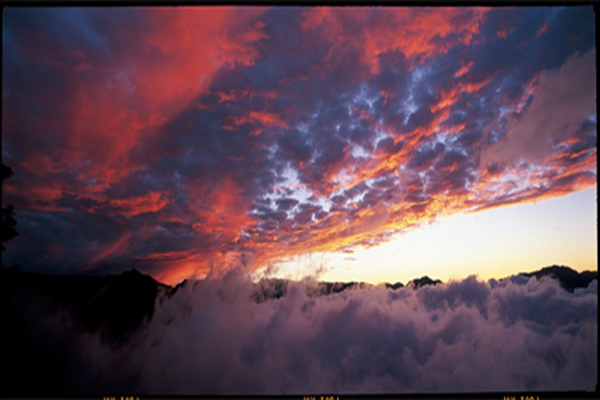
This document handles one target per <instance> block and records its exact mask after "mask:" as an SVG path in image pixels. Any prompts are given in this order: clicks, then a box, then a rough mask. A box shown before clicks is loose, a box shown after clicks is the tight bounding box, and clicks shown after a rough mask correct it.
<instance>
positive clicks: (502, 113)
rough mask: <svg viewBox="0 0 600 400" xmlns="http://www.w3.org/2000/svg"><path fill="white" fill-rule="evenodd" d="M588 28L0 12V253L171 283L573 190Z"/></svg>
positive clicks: (124, 11)
mask: <svg viewBox="0 0 600 400" xmlns="http://www.w3.org/2000/svg"><path fill="white" fill-rule="evenodd" d="M593 15H594V13H593V10H592V8H591V6H590V7H566V8H555V7H552V8H537V7H536V8H492V9H488V8H416V7H415V8H363V9H360V8H342V9H339V8H277V7H276V8H248V7H244V8H225V7H224V8H221V7H218V8H208V7H207V8H185V7H180V8H103V9H87V8H85V9H83V8H82V9H78V8H70V9H62V8H53V9H35V8H18V9H17V8H7V9H5V10H4V13H3V76H2V79H3V81H2V86H3V94H2V95H3V103H2V104H3V106H2V107H3V120H2V130H3V150H2V151H3V153H2V157H3V162H4V163H5V164H7V165H9V166H10V167H11V168H12V169H13V171H14V172H15V176H14V177H13V178H11V179H10V180H8V181H7V182H6V183H5V184H4V188H3V193H4V196H5V197H4V201H5V202H6V203H9V204H13V205H14V206H15V210H16V211H17V215H18V221H19V226H18V230H19V232H20V236H19V237H18V238H17V239H15V241H14V244H15V245H14V246H12V248H9V253H8V254H10V257H11V260H14V262H15V263H20V264H22V265H23V266H24V267H25V268H29V269H36V270H38V271H49V272H62V273H66V272H81V268H82V266H84V265H85V266H86V268H88V269H91V270H95V271H101V272H107V271H118V270H123V269H129V268H131V266H135V267H136V268H138V269H140V270H142V271H145V272H147V273H151V274H152V275H153V276H154V277H156V278H158V279H160V280H162V281H164V282H168V283H175V282H177V281H179V280H181V279H183V278H186V277H190V276H203V275H204V274H205V273H206V272H208V271H209V269H210V268H211V267H213V268H217V269H218V268H221V267H226V266H228V265H233V264H236V263H238V262H239V261H240V260H242V262H243V263H245V264H246V265H249V266H252V267H253V268H258V267H260V266H266V265H268V264H270V263H272V262H274V261H276V260H278V259H280V258H281V257H285V256H292V255H299V254H304V253H306V252H310V251H322V250H333V251H335V250H343V251H346V252H351V251H352V249H353V248H355V247H356V246H373V245H376V244H378V243H381V242H382V241H385V240H387V239H388V238H389V237H390V236H391V235H392V234H394V233H397V232H400V231H402V230H405V229H410V228H412V227H415V226H418V225H419V224H420V223H421V222H422V221H426V220H431V219H435V218H437V217H438V216H440V215H443V214H452V213H455V212H458V211H462V210H480V209H486V208H490V207H497V206H500V205H505V204H513V203H519V202H525V201H533V200H540V199H545V198H549V197H553V196H558V195H563V194H566V193H570V192H572V191H576V190H581V189H584V188H588V187H590V186H593V185H595V184H596V178H597V177H596V173H595V168H596V114H595V103H594V102H595V99H596V91H595V87H596V85H595V84H593V82H592V81H594V79H595V36H594V35H595V33H594V32H595V26H594V19H593ZM40 255H41V257H40Z"/></svg>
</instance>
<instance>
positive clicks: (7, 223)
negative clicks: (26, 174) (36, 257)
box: [0, 163, 19, 251]
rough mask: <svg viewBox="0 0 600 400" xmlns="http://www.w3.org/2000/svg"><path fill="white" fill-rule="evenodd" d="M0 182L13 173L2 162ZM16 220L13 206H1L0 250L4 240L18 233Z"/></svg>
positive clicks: (2, 248)
mask: <svg viewBox="0 0 600 400" xmlns="http://www.w3.org/2000/svg"><path fill="white" fill-rule="evenodd" d="M0 174H1V178H2V180H1V182H2V183H4V180H5V179H6V178H10V177H11V176H12V175H13V172H12V169H10V167H8V166H6V165H4V163H2V168H1V170H0ZM16 225H17V220H15V212H14V210H13V206H12V205H11V204H9V205H8V206H7V207H2V244H0V250H1V251H4V250H5V248H4V242H8V241H9V240H10V239H12V238H14V237H15V236H18V235H19V233H18V232H17V230H16V229H15V226H16Z"/></svg>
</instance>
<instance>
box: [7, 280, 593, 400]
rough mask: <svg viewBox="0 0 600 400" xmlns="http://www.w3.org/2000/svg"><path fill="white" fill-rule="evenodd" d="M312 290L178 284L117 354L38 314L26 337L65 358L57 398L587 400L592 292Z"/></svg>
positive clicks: (496, 285) (527, 283)
mask: <svg viewBox="0 0 600 400" xmlns="http://www.w3.org/2000/svg"><path fill="white" fill-rule="evenodd" d="M264 284H265V282H263V286H264ZM316 284H317V283H316V282H315V281H312V280H304V281H301V282H292V281H291V282H288V285H287V290H286V294H285V295H283V296H281V297H279V298H271V299H269V300H266V301H260V302H257V301H255V299H254V297H253V293H254V292H253V291H254V290H255V286H254V285H253V283H252V281H251V280H250V279H249V278H248V276H247V275H246V274H245V273H244V272H242V270H241V269H234V270H230V271H229V272H228V273H226V274H225V275H224V276H222V277H220V278H212V279H207V280H203V281H188V282H186V283H185V284H184V285H183V286H181V287H180V288H179V289H178V290H177V291H176V292H175V294H174V295H172V296H171V297H169V296H167V295H163V296H162V297H159V298H158V299H157V302H156V307H155V310H154V315H153V317H152V319H151V320H150V321H149V323H148V324H147V325H146V326H145V327H144V328H143V329H141V330H140V331H138V333H137V334H136V336H134V337H133V338H132V340H131V341H130V342H128V343H126V344H125V345H123V346H120V347H119V346H114V345H108V344H106V343H105V342H103V341H102V340H101V339H100V336H99V335H97V334H92V333H74V332H73V331H72V330H70V329H69V328H68V327H69V324H68V323H65V322H68V321H69V318H68V315H65V313H60V312H59V313H46V314H45V315H40V317H41V318H39V319H37V318H36V319H35V321H33V322H32V323H33V325H32V326H33V329H32V332H34V335H37V336H36V337H37V340H38V341H40V342H42V343H43V345H42V347H48V348H50V349H54V350H53V351H55V352H56V349H61V348H62V349H69V350H68V351H64V352H61V355H60V357H59V358H58V359H59V360H61V361H60V362H58V363H57V365H56V369H57V370H59V371H61V372H62V374H63V378H64V391H65V392H67V393H85V394H100V393H109V392H110V393H113V392H115V393H132V394H133V393H135V394H163V395H164V394H196V395H197V394H310V393H312V394H319V393H321V394H325V393H329V394H331V393H336V394H344V393H422V392H428V393H429V392H433V393H452V392H488V391H496V392H506V391H521V392H531V391H564V390H587V391H593V390H594V389H595V385H596V383H597V372H598V371H597V366H598V359H597V356H598V349H597V343H598V321H597V315H598V308H597V304H598V285H597V281H596V280H594V281H592V283H591V284H590V285H589V286H588V287H587V288H585V289H575V291H574V292H573V293H569V292H568V291H565V290H563V289H561V288H560V287H559V285H558V282H557V281H555V280H552V279H542V280H541V281H538V280H537V279H536V278H530V279H528V278H525V277H523V276H515V277H511V278H510V279H505V280H502V281H499V282H498V281H495V280H490V281H488V282H482V281H479V280H477V279H476V277H474V276H471V277H469V278H467V279H464V280H462V281H451V282H449V283H446V284H439V285H436V286H424V287H422V288H419V289H417V290H415V289H413V288H411V287H404V288H400V289H397V290H392V289H388V288H385V287H384V286H373V287H365V288H362V289H358V288H355V289H347V290H344V291H342V292H340V293H334V294H330V295H317V296H315V295H311V293H314V290H313V291H311V290H310V288H311V287H312V288H314V286H315V285H316ZM307 287H308V288H309V290H307ZM262 289H264V290H267V289H268V288H266V287H263V288H262ZM273 289H276V288H273ZM267 291H268V290H267ZM307 293H308V294H307ZM15 304H17V303H15ZM18 304H20V305H19V307H23V304H27V303H25V302H20V303H18ZM32 304H33V303H32ZM30 311H31V310H30ZM29 315H33V314H31V313H30V314H29ZM38 345H39V344H38Z"/></svg>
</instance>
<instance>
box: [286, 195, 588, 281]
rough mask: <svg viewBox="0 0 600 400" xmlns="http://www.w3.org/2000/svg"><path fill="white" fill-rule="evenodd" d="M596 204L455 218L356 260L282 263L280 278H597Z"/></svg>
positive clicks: (576, 198)
mask: <svg viewBox="0 0 600 400" xmlns="http://www.w3.org/2000/svg"><path fill="white" fill-rule="evenodd" d="M596 198H597V187H593V188H590V189H587V190H583V191H581V192H577V193H572V194H569V195H567V196H563V197H559V198H554V199H550V200H546V201H543V202H539V203H529V204H520V205H514V206H508V207H502V208H497V209H493V210H488V211H482V212H479V213H471V214H467V213H463V214H457V215H453V216H450V217H446V218H443V219H440V220H438V221H436V222H434V223H433V224H425V225H423V226H422V227H421V228H419V229H416V230H413V231H409V232H407V233H405V234H403V235H399V236H398V237H396V238H395V239H393V240H391V241H389V242H387V243H384V244H382V245H380V246H377V247H373V248H367V249H364V248H359V249H357V250H356V251H355V252H354V253H353V254H341V253H322V254H313V255H312V256H305V257H300V258H296V259H294V260H290V261H288V262H284V263H281V264H280V265H279V270H278V272H277V273H276V274H275V276H278V277H282V278H289V279H300V278H302V277H303V276H304V275H315V276H316V277H317V279H319V280H323V281H362V282H368V283H373V284H377V283H381V282H390V283H393V282H403V283H406V282H408V281H409V280H411V279H414V278H418V277H421V276H423V275H428V276H429V277H430V278H434V279H441V280H442V281H448V280H450V279H462V278H466V277H467V276H469V275H478V277H479V279H483V280H488V279H490V278H503V277H505V276H509V275H512V274H516V273H519V272H527V271H533V270H537V269H540V268H543V267H546V266H550V265H554V264H557V265H566V266H569V267H571V268H573V269H575V270H577V271H584V270H597V269H598V248H597V206H596ZM322 267H324V268H322ZM320 268H322V269H321V272H320V273H318V272H317V271H319V269H320Z"/></svg>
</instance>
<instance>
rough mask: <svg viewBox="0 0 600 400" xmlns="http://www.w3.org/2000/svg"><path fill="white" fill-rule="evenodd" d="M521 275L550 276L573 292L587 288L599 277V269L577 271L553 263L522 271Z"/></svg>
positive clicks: (538, 277) (539, 277)
mask: <svg viewBox="0 0 600 400" xmlns="http://www.w3.org/2000/svg"><path fill="white" fill-rule="evenodd" d="M519 275H523V276H526V277H528V278H530V277H532V276H535V277H536V278H537V279H541V278H543V277H550V278H553V279H556V280H558V282H559V283H560V286H561V287H562V288H563V289H565V290H566V291H568V292H571V293H573V290H575V289H576V288H586V287H588V285H589V284H590V282H592V281H593V280H594V279H598V271H584V272H581V273H579V272H577V271H575V270H573V269H571V268H569V267H565V266H559V265H553V266H551V267H546V268H542V269H541V270H539V271H534V272H528V273H527V272H522V273H520V274H519Z"/></svg>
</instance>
